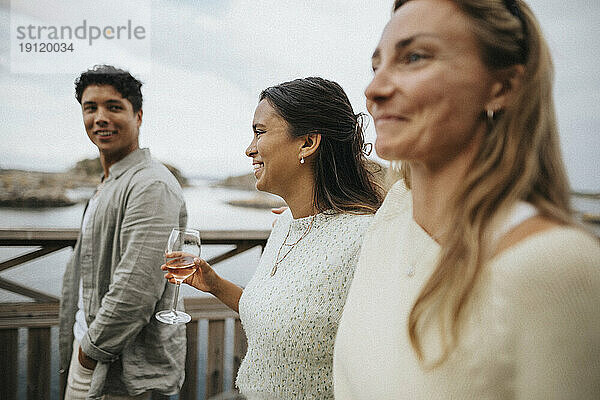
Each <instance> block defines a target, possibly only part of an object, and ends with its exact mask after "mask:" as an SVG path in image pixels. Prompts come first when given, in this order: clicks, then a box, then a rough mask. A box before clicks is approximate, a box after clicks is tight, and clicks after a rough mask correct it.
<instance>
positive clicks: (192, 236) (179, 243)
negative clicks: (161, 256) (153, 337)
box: [156, 229, 200, 325]
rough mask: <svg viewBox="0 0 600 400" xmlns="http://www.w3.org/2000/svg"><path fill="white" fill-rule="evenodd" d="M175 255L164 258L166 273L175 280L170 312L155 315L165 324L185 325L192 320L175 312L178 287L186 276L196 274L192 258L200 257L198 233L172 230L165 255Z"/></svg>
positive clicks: (188, 230) (187, 315)
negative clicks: (174, 254)
mask: <svg viewBox="0 0 600 400" xmlns="http://www.w3.org/2000/svg"><path fill="white" fill-rule="evenodd" d="M171 253H177V256H176V257H165V264H166V265H167V269H168V271H169V272H170V273H171V274H173V278H174V279H175V284H176V287H175V293H174V294H173V302H172V303H171V309H170V310H163V311H159V312H157V313H156V319H157V320H159V321H160V322H163V323H165V324H171V325H175V324H187V323H188V322H190V321H191V320H192V317H190V315H189V314H186V313H184V312H183V311H177V300H178V298H179V287H180V285H181V282H183V281H184V280H185V279H186V278H187V277H188V276H190V275H192V274H193V273H194V272H196V265H195V264H194V258H195V257H200V232H198V231H197V230H195V229H173V230H172V231H171V235H170V236H169V241H168V242H167V249H166V251H165V254H171Z"/></svg>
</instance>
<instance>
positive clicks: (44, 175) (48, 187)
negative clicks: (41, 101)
mask: <svg viewBox="0 0 600 400" xmlns="http://www.w3.org/2000/svg"><path fill="white" fill-rule="evenodd" d="M98 183H100V178H99V177H90V176H88V175H85V174H81V173H74V172H60V173H52V172H37V171H21V170H14V169H8V170H0V206H2V207H18V208H45V207H66V206H71V205H73V204H76V203H77V199H73V198H71V197H69V196H68V195H67V191H68V190H69V189H76V188H81V187H88V188H94V187H96V185H98Z"/></svg>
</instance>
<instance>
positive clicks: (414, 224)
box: [334, 0, 600, 400]
mask: <svg viewBox="0 0 600 400" xmlns="http://www.w3.org/2000/svg"><path fill="white" fill-rule="evenodd" d="M372 63H373V70H374V77H373V80H372V82H371V83H370V84H369V86H368V87H367V89H366V92H365V94H366V97H367V108H368V110H369V112H370V114H371V115H372V116H373V119H374V121H375V128H376V131H377V141H376V144H375V148H376V150H377V153H378V155H379V156H381V157H382V158H384V159H387V160H392V161H400V162H401V166H402V167H401V168H402V176H403V179H401V180H400V181H399V182H397V183H396V184H395V185H394V186H393V187H392V189H391V190H390V192H389V193H388V195H387V197H386V199H385V201H384V203H383V205H382V207H381V208H380V209H379V211H378V212H377V214H376V216H375V219H374V222H373V224H372V225H371V227H370V228H369V230H368V232H367V234H366V235H365V241H364V243H363V247H362V250H361V255H360V257H359V263H358V266H357V269H356V273H355V276H354V280H353V283H352V286H351V289H350V293H349V295H348V299H347V302H346V305H345V308H344V313H343V316H342V320H341V322H340V326H339V329H338V335H337V339H336V347H335V356H334V388H335V394H336V398H337V399H342V400H345V399H379V400H384V399H401V398H405V399H439V398H452V399H471V398H473V399H474V398H477V399H484V398H485V399H554V398H556V399H597V398H600V313H599V312H598V309H599V307H600V270H599V268H598V267H599V266H600V265H599V264H600V246H599V244H598V240H597V238H595V237H593V236H592V235H590V234H588V233H587V232H585V231H584V230H583V229H582V228H581V227H579V226H578V225H577V224H576V223H575V221H574V220H573V217H572V212H571V209H570V205H569V186H568V182H567V177H566V173H565V169H564V166H563V163H562V160H561V155H560V149H559V145H558V131H557V126H556V119H555V114H554V105H553V100H552V73H553V72H552V63H551V58H550V53H549V50H548V47H547V45H546V42H545V40H544V38H543V36H542V33H541V30H540V27H539V25H538V23H537V21H536V19H535V17H534V15H533V13H532V12H531V10H530V9H529V7H528V6H527V5H526V4H525V2H523V1H521V0H516V1H515V0H504V1H503V0H488V1H481V0H397V1H396V2H395V4H394V12H393V14H392V17H391V19H390V21H389V22H388V24H387V26H386V27H385V29H384V31H383V34H382V37H381V40H380V42H379V44H378V46H377V48H376V50H375V52H374V53H373V57H372Z"/></svg>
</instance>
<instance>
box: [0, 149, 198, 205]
mask: <svg viewBox="0 0 600 400" xmlns="http://www.w3.org/2000/svg"><path fill="white" fill-rule="evenodd" d="M165 166H166V167H167V168H168V169H169V170H170V171H171V172H172V173H173V175H175V178H177V180H178V181H179V183H180V184H181V185H182V186H186V185H187V179H185V177H183V175H182V174H181V173H180V172H179V170H177V168H175V167H173V166H171V165H168V164H165ZM101 176H102V166H101V165H100V159H99V158H93V159H85V160H81V161H79V162H77V164H76V165H75V166H74V167H73V168H71V169H69V170H68V171H65V172H41V171H24V170H18V169H0V207H14V208H50V207H67V206H72V205H74V204H76V203H78V202H81V201H86V200H87V199H88V198H89V196H82V195H78V196H74V195H73V192H76V191H79V192H81V191H82V189H83V192H86V193H89V195H91V194H92V193H93V190H94V188H95V187H96V186H98V184H99V183H100V179H101Z"/></svg>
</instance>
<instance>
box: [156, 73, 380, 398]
mask: <svg viewBox="0 0 600 400" xmlns="http://www.w3.org/2000/svg"><path fill="white" fill-rule="evenodd" d="M252 129H253V131H254V137H253V139H252V142H251V143H250V145H249V146H248V148H247V150H246V155H247V156H248V157H251V158H252V165H253V167H254V174H255V176H256V179H257V180H256V188H257V189H258V190H261V191H265V192H269V193H273V194H276V195H279V196H281V197H282V198H283V199H284V200H285V202H286V203H287V205H288V206H289V210H287V211H285V212H284V213H283V214H282V216H281V217H280V218H279V219H278V220H277V222H276V224H275V226H274V228H273V231H272V233H271V236H270V237H269V240H268V241H267V245H266V247H265V249H264V252H263V255H262V257H261V259H260V263H259V265H258V268H257V269H256V272H255V274H254V276H253V277H252V279H251V280H250V282H249V283H248V285H247V286H246V288H245V289H243V290H242V288H240V287H238V286H236V285H235V284H233V283H231V282H229V281H226V280H224V279H222V278H221V277H219V276H218V275H217V274H216V273H215V271H214V270H213V269H212V268H211V267H210V266H209V265H208V264H207V263H206V262H205V261H204V260H201V259H196V260H195V262H196V265H197V271H196V273H195V274H194V275H192V276H191V277H189V278H188V279H187V280H186V281H185V283H187V284H189V285H192V286H194V287H196V288H197V289H199V290H202V291H205V292H209V293H212V294H213V295H214V296H216V297H217V298H219V299H220V300H221V301H222V302H223V303H225V304H226V305H227V306H229V307H230V308H232V309H233V310H235V311H238V312H239V314H240V319H241V321H242V324H243V326H244V330H245V332H246V336H247V338H248V351H247V353H246V356H245V358H244V360H243V362H242V365H241V367H240V370H239V372H238V377H237V380H236V384H237V386H238V387H239V389H240V391H241V392H242V394H244V395H245V396H246V397H247V398H248V399H293V398H313V399H332V398H333V382H332V379H333V378H332V364H333V344H334V338H335V332H336V330H337V326H338V320H339V318H340V317H341V313H342V308H343V305H344V302H345V300H346V293H347V291H348V288H349V286H350V282H351V280H352V275H353V273H354V267H355V265H356V262H357V257H358V252H359V248H360V244H361V242H362V237H363V233H364V232H365V230H366V229H367V226H368V225H369V223H370V221H371V219H372V215H373V214H374V213H375V211H376V210H377V209H378V208H379V205H380V203H381V199H382V191H381V190H380V187H379V186H378V185H377V184H376V181H375V179H374V177H373V176H372V173H371V172H369V171H370V170H369V168H367V163H368V161H367V159H366V157H365V154H364V152H363V144H364V143H363V140H364V139H363V131H362V124H361V115H355V114H354V112H353V111H352V106H351V105H350V102H349V100H348V97H347V96H346V94H345V93H344V91H343V89H342V88H341V87H340V85H338V84H337V83H335V82H331V81H328V80H325V79H321V78H305V79H296V80H294V81H291V82H286V83H282V84H280V85H277V86H273V87H270V88H268V89H265V90H264V91H263V92H262V93H261V95H260V102H259V103H258V106H257V107H256V111H255V113H254V120H253V123H252ZM163 269H166V266H163ZM165 277H166V278H171V275H170V274H166V275H165Z"/></svg>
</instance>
